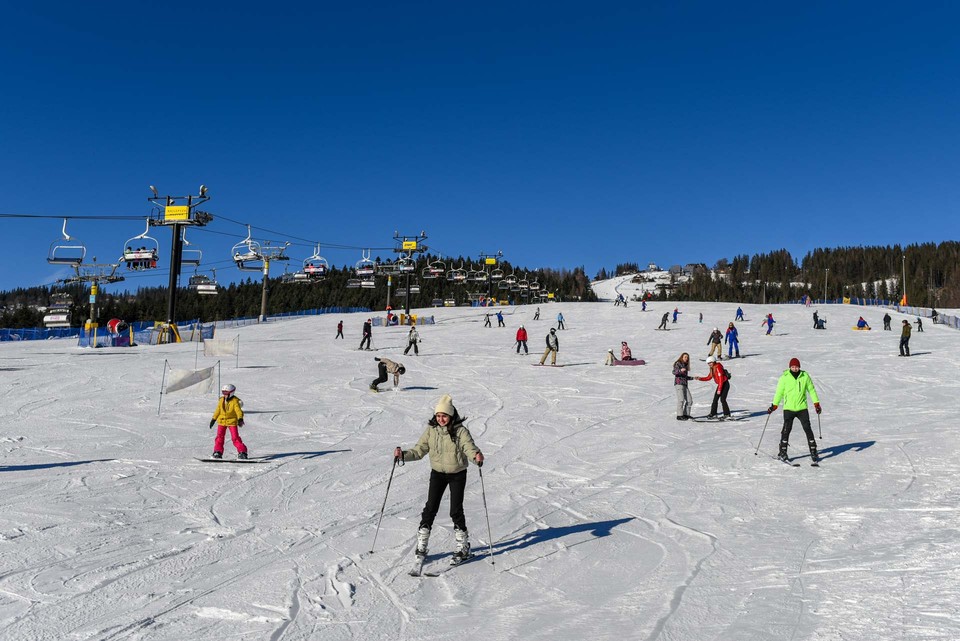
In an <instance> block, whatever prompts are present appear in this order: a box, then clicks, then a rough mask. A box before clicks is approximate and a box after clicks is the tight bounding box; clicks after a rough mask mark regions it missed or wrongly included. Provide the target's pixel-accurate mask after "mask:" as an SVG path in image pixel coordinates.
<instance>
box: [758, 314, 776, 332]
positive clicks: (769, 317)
mask: <svg viewBox="0 0 960 641" xmlns="http://www.w3.org/2000/svg"><path fill="white" fill-rule="evenodd" d="M776 322H777V321H775V320H773V314H767V317H766V318H764V319H763V320H762V321H761V322H760V324H761V325H766V326H767V336H769V335H770V333H771V332H772V331H773V324H774V323H776Z"/></svg>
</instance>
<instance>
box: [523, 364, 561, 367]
mask: <svg viewBox="0 0 960 641" xmlns="http://www.w3.org/2000/svg"><path fill="white" fill-rule="evenodd" d="M530 364H531V365H533V366H534V367H563V365H547V364H546V363H530Z"/></svg>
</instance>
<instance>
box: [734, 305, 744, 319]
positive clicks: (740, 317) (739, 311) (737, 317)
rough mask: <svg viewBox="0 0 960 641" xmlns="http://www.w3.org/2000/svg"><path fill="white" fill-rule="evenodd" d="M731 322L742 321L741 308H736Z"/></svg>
mask: <svg viewBox="0 0 960 641" xmlns="http://www.w3.org/2000/svg"><path fill="white" fill-rule="evenodd" d="M733 320H735V321H741V320H743V308H741V307H738V308H737V315H736V316H735V317H734V318H733Z"/></svg>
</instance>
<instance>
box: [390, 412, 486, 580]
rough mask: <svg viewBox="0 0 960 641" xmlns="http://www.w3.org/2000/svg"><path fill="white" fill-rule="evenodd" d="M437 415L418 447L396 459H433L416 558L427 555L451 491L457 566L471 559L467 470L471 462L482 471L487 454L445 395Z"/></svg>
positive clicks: (397, 452) (396, 453)
mask: <svg viewBox="0 0 960 641" xmlns="http://www.w3.org/2000/svg"><path fill="white" fill-rule="evenodd" d="M433 412H434V413H433V416H432V417H431V418H430V420H429V421H427V428H426V429H425V430H424V432H423V434H422V435H421V436H420V440H419V441H417V444H416V445H414V446H413V448H411V449H409V450H402V449H400V448H399V447H398V448H396V450H394V457H395V458H396V459H399V460H401V461H419V460H420V459H422V458H423V457H424V456H427V455H429V457H430V488H429V490H428V492H427V502H426V504H425V505H424V506H423V513H422V514H421V515H420V527H419V529H418V530H417V551H416V554H417V556H419V557H425V556H426V555H427V544H428V543H429V541H430V530H431V528H432V527H433V520H434V518H435V517H436V516H437V512H438V511H439V510H440V501H441V499H442V498H443V493H444V491H445V490H446V489H447V487H449V488H450V518H451V519H452V520H453V528H454V529H453V534H454V537H455V538H456V542H457V543H456V545H457V547H456V550H455V551H454V554H453V558H452V559H451V561H450V563H451V564H453V565H456V564H457V563H461V562H463V561H465V560H467V559H468V558H470V539H469V536H468V534H467V520H466V517H465V516H464V513H463V492H464V489H465V488H466V486H467V466H468V464H469V461H471V460H472V461H473V462H474V463H476V465H477V466H478V467H479V466H482V465H483V453H482V452H480V450H479V448H477V446H476V444H475V443H474V442H473V436H471V434H470V431H469V430H468V429H467V428H466V426H465V425H464V424H463V423H464V421H465V420H466V419H464V418H462V417H461V416H460V414H459V412H457V408H456V407H454V405H453V399H452V398H450V395H449V394H445V395H444V396H443V397H442V398H441V399H440V400H439V401H438V402H437V405H436V407H435V408H434V410H433Z"/></svg>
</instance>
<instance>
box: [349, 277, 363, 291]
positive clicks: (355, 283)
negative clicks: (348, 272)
mask: <svg viewBox="0 0 960 641" xmlns="http://www.w3.org/2000/svg"><path fill="white" fill-rule="evenodd" d="M346 287H347V289H358V288H359V287H360V279H359V278H348V279H347V285H346Z"/></svg>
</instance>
